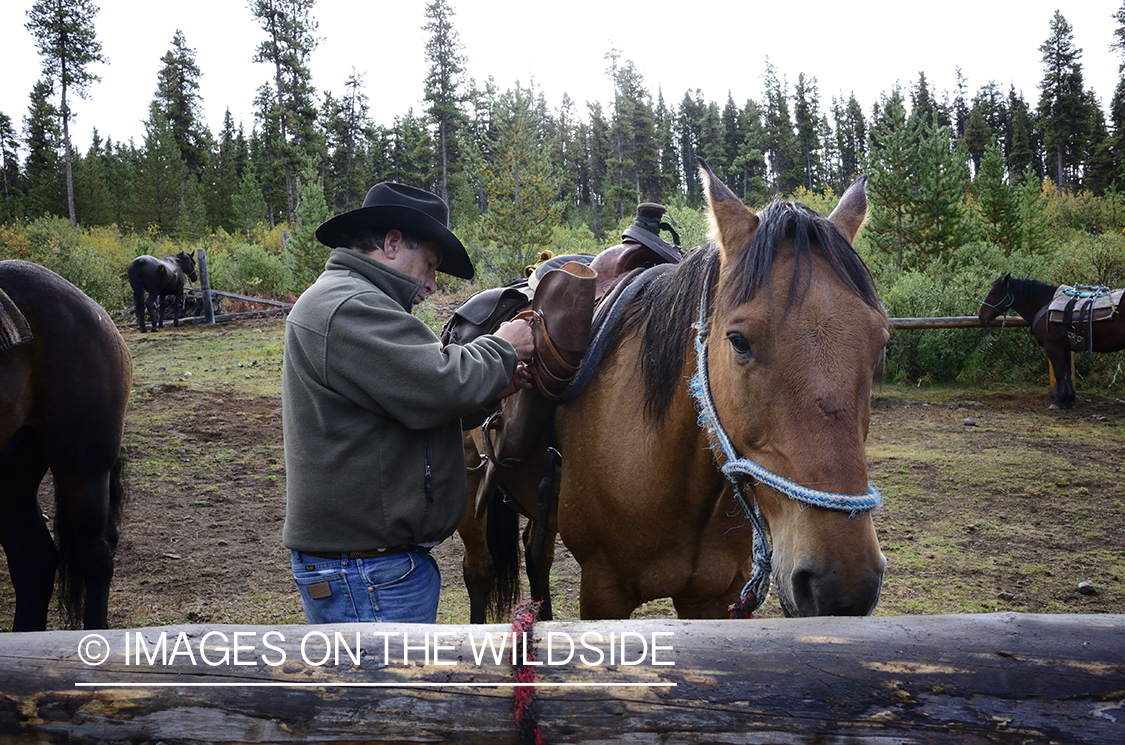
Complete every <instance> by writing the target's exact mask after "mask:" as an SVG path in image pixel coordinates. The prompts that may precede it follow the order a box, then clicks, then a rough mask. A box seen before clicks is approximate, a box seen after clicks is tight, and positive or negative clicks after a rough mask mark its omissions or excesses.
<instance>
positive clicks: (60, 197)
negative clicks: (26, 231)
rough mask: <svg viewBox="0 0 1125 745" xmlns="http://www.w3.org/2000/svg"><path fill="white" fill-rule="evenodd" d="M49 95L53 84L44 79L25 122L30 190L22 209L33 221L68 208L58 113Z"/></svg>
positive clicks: (24, 137)
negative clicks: (60, 152) (61, 162)
mask: <svg viewBox="0 0 1125 745" xmlns="http://www.w3.org/2000/svg"><path fill="white" fill-rule="evenodd" d="M50 96H51V84H50V83H48V82H47V81H45V80H40V81H39V82H38V83H36V84H35V86H34V87H33V88H32V89H31V105H30V106H29V108H28V112H27V116H26V117H24V120H23V122H24V125H23V141H24V143H25V144H26V145H27V160H26V161H25V162H24V173H25V174H26V176H27V187H26V191H25V192H24V205H23V206H24V210H25V213H26V215H27V217H28V218H31V219H34V218H36V217H39V216H41V215H61V214H65V211H66V209H67V207H66V196H65V194H66V192H65V190H64V188H63V174H62V173H61V172H60V169H59V147H60V145H61V142H60V136H59V112H58V109H56V108H55V107H54V105H53V104H52V103H51V100H50Z"/></svg>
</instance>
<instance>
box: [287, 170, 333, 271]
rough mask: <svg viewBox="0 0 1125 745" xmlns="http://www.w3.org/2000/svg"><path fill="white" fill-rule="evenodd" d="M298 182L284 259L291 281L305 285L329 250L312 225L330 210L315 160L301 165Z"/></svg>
mask: <svg viewBox="0 0 1125 745" xmlns="http://www.w3.org/2000/svg"><path fill="white" fill-rule="evenodd" d="M298 183H299V185H300V189H299V192H298V194H299V197H300V199H299V201H298V203H297V221H296V222H295V223H294V224H293V225H292V226H291V227H292V230H291V231H290V234H289V240H288V242H287V244H286V258H287V260H288V262H289V264H290V267H291V269H292V272H293V281H294V283H295V284H296V286H297V287H299V288H305V287H308V286H309V285H311V284H312V283H313V282H315V281H316V278H317V277H319V276H320V273H321V272H322V271H324V264H325V262H326V261H328V254H330V253H332V249H331V248H329V247H328V246H325V245H324V244H322V243H321V242H320V241H318V240H317V239H316V228H317V226H318V225H320V224H321V223H322V222H324V221H325V220H327V219H328V218H329V217H331V216H332V214H333V210H332V209H331V208H330V207H329V206H328V204H327V202H326V201H325V197H324V189H323V188H322V187H321V185H320V173H319V171H318V170H317V167H316V164H315V163H309V164H307V165H306V166H305V168H304V169H303V170H302V171H301V177H300V180H299V182H298Z"/></svg>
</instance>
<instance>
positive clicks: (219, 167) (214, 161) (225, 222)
mask: <svg viewBox="0 0 1125 745" xmlns="http://www.w3.org/2000/svg"><path fill="white" fill-rule="evenodd" d="M245 149H246V140H245V138H244V137H242V134H241V132H240V131H239V130H237V129H235V126H234V117H233V116H231V113H230V109H227V110H226V112H225V113H224V114H223V128H222V130H221V131H220V133H219V146H218V149H217V150H216V151H215V153H214V155H213V156H212V157H211V158H209V159H208V163H207V167H206V168H205V169H204V172H203V175H202V177H201V183H202V186H203V204H204V208H205V209H206V211H207V216H208V218H209V219H210V220H211V223H212V225H211V227H215V228H222V229H223V230H225V231H227V232H228V233H234V232H236V231H237V230H238V229H239V227H240V226H241V220H240V219H239V217H240V216H239V213H238V210H237V209H236V208H235V196H236V195H237V194H238V189H239V184H240V181H241V178H240V167H239V164H240V162H241V163H242V164H245V162H246V153H245Z"/></svg>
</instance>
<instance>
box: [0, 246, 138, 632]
mask: <svg viewBox="0 0 1125 745" xmlns="http://www.w3.org/2000/svg"><path fill="white" fill-rule="evenodd" d="M132 380H133V362H132V358H131V357H130V355H129V350H128V348H127V347H126V346H125V340H124V339H122V338H121V334H120V332H118V331H117V328H116V326H114V323H113V320H112V319H111V318H110V317H109V315H107V314H106V312H105V310H103V309H102V307H101V306H100V305H98V304H97V303H95V302H94V301H93V300H91V299H90V298H88V297H87V296H86V295H84V294H83V293H82V291H81V290H79V289H78V288H77V287H75V286H74V285H72V284H71V283H70V282H67V281H66V280H65V279H63V278H62V277H60V276H59V275H57V274H55V273H54V272H51V271H49V270H47V269H44V268H43V267H41V266H38V265H36V264H31V263H29V262H26V261H0V546H3V548H4V554H5V555H6V558H7V560H8V572H9V575H10V576H11V579H12V585H13V586H14V588H15V593H16V614H15V619H14V621H13V624H12V628H13V630H15V631H39V630H43V629H45V628H46V627H47V611H48V608H49V607H50V602H51V595H52V593H53V589H54V584H55V574H56V570H57V571H58V575H59V583H60V596H61V599H62V604H63V607H64V609H65V611H66V615H67V621H68V622H69V623H70V624H71V625H75V624H77V623H78V622H81V623H82V625H83V626H85V627H86V628H88V629H92V628H105V627H106V622H107V609H108V604H109V583H110V579H111V578H112V577H113V557H114V553H115V551H116V548H117V537H118V527H117V526H118V522H119V520H120V517H121V505H122V500H123V498H124V493H123V484H122V478H121V439H122V435H123V433H124V428H125V406H126V404H127V403H128V400H129V390H130V388H131V386H132ZM48 469H49V470H50V471H51V475H52V478H53V480H54V483H55V510H54V518H53V523H54V539H53V540H52V537H51V530H49V529H48V526H47V522H46V521H45V520H44V517H43V512H42V510H41V509H40V506H39V501H38V494H37V493H38V490H39V484H40V482H41V481H42V480H43V477H44V476H45V475H46V473H47V471H48ZM56 544H57V545H56Z"/></svg>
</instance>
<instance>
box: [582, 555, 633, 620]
mask: <svg viewBox="0 0 1125 745" xmlns="http://www.w3.org/2000/svg"><path fill="white" fill-rule="evenodd" d="M640 604H641V600H640V598H635V597H633V594H632V593H629V592H628V590H627V589H626V588H625V586H624V585H623V583H622V582H621V581H620V580H619V579H618V577H617V574H616V573H615V572H614V571H613V569H612V567H610V566H609V565H608V564H604V565H603V564H601V563H599V562H596V561H587V562H586V563H585V564H583V565H582V584H581V587H580V588H579V591H578V614H579V616H581V618H582V620H584V621H587V620H596V619H599V618H608V619H620V618H628V617H629V616H630V615H631V614H632V613H633V611H634V610H636V608H637V607H638V606H639V605H640Z"/></svg>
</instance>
